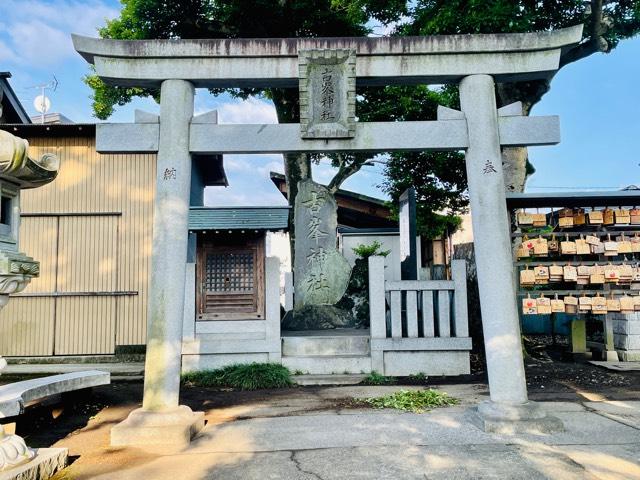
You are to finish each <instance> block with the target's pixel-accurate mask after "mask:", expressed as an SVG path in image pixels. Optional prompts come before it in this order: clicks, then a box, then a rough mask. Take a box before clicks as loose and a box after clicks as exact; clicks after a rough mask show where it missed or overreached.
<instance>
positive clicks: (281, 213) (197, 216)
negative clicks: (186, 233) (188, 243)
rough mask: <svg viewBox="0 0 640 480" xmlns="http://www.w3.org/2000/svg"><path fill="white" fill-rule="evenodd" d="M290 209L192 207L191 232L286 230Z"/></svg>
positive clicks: (190, 215) (190, 214) (190, 212)
mask: <svg viewBox="0 0 640 480" xmlns="http://www.w3.org/2000/svg"><path fill="white" fill-rule="evenodd" d="M288 217H289V207H191V209H190V210H189V230H251V229H253V230H286V229H287V225H288Z"/></svg>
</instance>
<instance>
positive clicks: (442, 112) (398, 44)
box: [73, 26, 582, 445]
mask: <svg viewBox="0 0 640 480" xmlns="http://www.w3.org/2000/svg"><path fill="white" fill-rule="evenodd" d="M581 37H582V26H576V27H571V28H567V29H563V30H557V31H551V32H540V33H525V34H496V35H454V36H433V37H400V38H316V39H231V40H143V41H135V40H133V41H119V40H102V39H95V38H87V37H81V36H73V42H74V46H75V49H76V50H77V51H78V52H79V53H80V54H81V55H82V56H83V57H84V58H85V59H86V60H87V61H88V62H89V63H91V64H93V65H94V66H95V69H96V72H97V74H98V75H99V76H100V77H101V78H102V79H103V80H104V81H105V82H107V83H108V84H111V85H119V86H135V87H160V89H161V103H160V117H159V119H158V118H154V117H151V116H149V115H140V116H139V118H137V121H136V123H133V124H101V125H98V126H97V150H98V151H99V152H104V153H108V152H157V153H158V160H157V183H156V188H157V190H156V203H155V210H154V228H153V259H152V262H153V275H152V278H151V287H150V288H151V291H150V297H149V298H150V299H149V318H148V340H147V357H146V367H145V389H144V402H143V406H142V408H141V409H138V410H136V411H134V412H132V414H131V415H130V417H129V418H128V419H127V420H125V421H124V422H123V423H121V424H120V425H118V426H116V427H114V429H113V431H112V444H114V445H122V444H140V443H165V444H166V443H172V444H186V443H188V442H189V439H190V437H191V436H192V435H193V433H194V432H195V431H197V430H198V429H199V428H201V427H202V415H201V414H197V413H193V412H191V410H190V409H189V408H188V407H185V406H179V402H178V394H179V382H180V360H181V358H180V353H181V334H182V332H181V328H182V319H183V315H182V314H183V305H184V279H185V265H186V257H187V242H188V233H187V214H188V207H189V188H190V175H191V155H196V154H224V153H270V152H273V153H287V152H339V151H369V152H380V151H394V150H464V151H465V152H466V169H467V176H468V183H469V195H470V201H471V211H472V213H473V215H472V222H473V234H474V244H475V251H476V262H477V270H478V281H479V290H480V302H481V312H482V319H483V330H484V338H485V347H486V356H487V367H488V376H489V387H490V397H491V400H490V401H487V402H484V403H483V404H481V405H479V407H478V409H477V412H476V416H475V418H476V421H477V423H478V424H479V425H480V426H481V427H482V428H484V429H485V430H491V431H495V430H504V429H507V430H513V431H517V430H519V429H527V428H530V427H532V426H534V427H536V428H538V429H543V430H553V429H558V428H561V427H562V426H561V424H560V422H559V420H557V419H555V418H553V417H549V416H546V414H545V413H544V412H542V411H541V410H540V409H538V408H537V407H536V405H535V404H534V403H533V402H529V401H528V398H527V389H526V381H525V374H524V365H523V358H522V350H521V344H520V328H519V320H518V309H517V304H516V292H515V286H514V282H513V269H512V254H511V239H510V230H509V220H508V214H507V209H506V204H505V196H504V189H505V186H504V179H503V169H502V158H501V148H502V147H513V146H532V145H552V144H556V143H558V142H559V141H560V134H559V120H558V118H557V117H525V116H522V109H521V106H520V105H518V104H514V105H509V106H505V107H503V108H500V109H498V108H497V106H496V99H495V89H494V87H495V82H503V81H525V80H534V79H548V78H550V77H551V76H552V75H553V74H554V72H555V71H556V70H557V69H558V68H559V59H560V53H561V50H562V48H564V47H567V46H570V45H573V44H576V43H578V42H579V41H580V40H581ZM451 82H455V83H459V84H460V103H461V110H462V111H456V110H451V109H448V108H444V107H441V108H439V110H438V120H437V121H425V122H380V123H377V122H376V123H358V122H355V118H354V114H355V111H354V105H355V85H356V84H358V85H398V84H442V83H451ZM212 87H216V88H231V87H290V88H300V93H301V110H302V111H301V119H302V123H301V124H300V125H298V124H279V125H217V124H214V123H211V122H208V121H207V120H206V117H205V118H204V119H199V118H198V117H195V118H192V116H193V100H194V88H212ZM327 92H330V94H331V95H332V97H331V98H329V97H327Z"/></svg>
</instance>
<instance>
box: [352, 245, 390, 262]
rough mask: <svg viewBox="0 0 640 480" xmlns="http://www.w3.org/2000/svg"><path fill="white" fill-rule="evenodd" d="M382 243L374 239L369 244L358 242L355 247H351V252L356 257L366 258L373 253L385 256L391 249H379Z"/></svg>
mask: <svg viewBox="0 0 640 480" xmlns="http://www.w3.org/2000/svg"><path fill="white" fill-rule="evenodd" d="M381 247H382V244H381V243H380V242H379V241H377V240H375V241H374V242H373V243H372V244H371V245H365V244H363V243H362V244H360V245H358V246H357V247H354V248H352V249H351V250H353V253H355V254H356V255H357V256H358V257H360V258H363V259H365V260H366V259H367V258H369V257H371V256H373V255H380V256H382V257H386V256H387V255H389V254H390V253H391V250H380V248H381Z"/></svg>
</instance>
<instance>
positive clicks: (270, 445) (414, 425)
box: [55, 385, 640, 480]
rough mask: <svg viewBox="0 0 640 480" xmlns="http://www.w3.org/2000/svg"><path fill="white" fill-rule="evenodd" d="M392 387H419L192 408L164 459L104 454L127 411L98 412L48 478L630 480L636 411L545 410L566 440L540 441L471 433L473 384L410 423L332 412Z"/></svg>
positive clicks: (638, 443) (476, 390) (636, 468)
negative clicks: (198, 426) (195, 418)
mask: <svg viewBox="0 0 640 480" xmlns="http://www.w3.org/2000/svg"><path fill="white" fill-rule="evenodd" d="M122 388H125V387H122ZM399 388H418V387H359V386H356V387H326V388H318V387H315V388H299V389H294V390H290V391H288V392H287V393H286V394H278V393H273V394H270V395H268V396H266V397H265V396H256V397H255V399H253V400H252V399H249V400H248V401H244V402H242V403H241V404H227V405H226V406H225V405H224V401H223V404H222V405H221V404H220V403H218V402H220V399H217V400H216V399H213V400H212V402H211V407H212V408H211V409H210V410H209V409H208V408H207V405H204V404H202V405H201V406H202V408H204V409H205V410H207V421H208V424H207V426H206V427H205V429H204V431H203V432H202V433H201V434H200V435H199V436H198V438H196V439H195V441H194V442H193V443H192V445H191V446H190V447H189V448H188V449H186V450H185V451H182V452H178V453H173V454H165V455H152V454H150V453H147V452H143V451H141V450H137V449H110V448H108V447H107V446H106V445H107V443H108V432H109V428H110V427H111V426H112V425H113V424H114V423H117V422H118V421H120V419H122V418H124V416H126V415H127V413H128V412H129V411H130V410H131V409H132V408H135V406H136V404H135V403H133V404H131V405H121V406H114V407H109V408H105V409H103V410H102V411H100V413H98V414H97V415H95V416H94V417H92V418H91V419H90V420H89V422H88V424H87V425H86V427H84V428H82V429H80V430H77V431H76V432H74V433H73V434H71V435H69V436H67V437H66V438H64V439H62V440H60V441H58V442H57V443H56V444H55V446H66V447H68V448H69V449H70V454H71V455H80V458H79V459H78V460H77V461H76V462H75V463H74V464H73V465H72V466H71V467H69V468H68V469H67V470H66V471H65V472H64V474H63V475H62V476H60V477H59V478H64V479H72V478H74V479H84V478H97V479H118V480H127V479H136V480H138V479H149V480H150V479H154V480H155V479H158V480H162V479H170V480H192V479H193V480H195V479H224V480H234V479H243V480H245V479H254V478H255V479H261V480H263V479H315V480H318V479H320V480H332V479H421V480H424V479H483V478H501V479H502V478H514V479H519V480H521V479H538V478H554V479H555V478H557V479H562V480H565V479H567V480H568V479H625V480H626V479H640V401H638V400H628V399H624V400H617V401H611V400H606V398H605V397H603V396H601V395H597V394H588V393H584V394H582V395H578V396H577V397H576V396H574V397H573V400H574V401H555V402H545V407H546V408H549V409H550V410H552V411H553V412H554V414H555V415H556V416H558V417H560V418H561V419H562V420H563V421H564V423H565V425H566V431H565V432H563V433H558V434H554V435H539V436H535V435H522V436H501V435H489V434H485V433H484V432H481V431H480V430H478V429H477V428H475V427H474V426H472V425H471V424H470V423H469V422H468V419H467V415H468V409H469V408H470V406H471V405H473V404H475V403H476V402H478V401H479V400H481V399H482V398H485V396H486V387H485V386H484V385H445V386H441V387H439V388H441V389H442V390H445V391H447V392H448V393H449V394H450V395H452V396H455V397H457V398H459V399H461V400H462V404H461V405H460V406H456V407H450V408H445V409H438V410H434V411H431V412H428V413H425V414H421V415H417V414H409V413H400V412H396V411H390V410H362V409H360V410H355V409H350V408H343V407H342V405H344V403H343V400H344V399H345V398H348V397H364V396H377V395H380V394H383V393H389V392H390V391H392V390H396V389H399ZM222 395H224V394H222ZM228 395H233V394H232V393H228ZM185 400H186V401H187V403H189V398H186V399H185ZM205 403H206V402H205ZM214 407H215V408H214Z"/></svg>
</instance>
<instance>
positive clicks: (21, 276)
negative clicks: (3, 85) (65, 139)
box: [0, 130, 59, 472]
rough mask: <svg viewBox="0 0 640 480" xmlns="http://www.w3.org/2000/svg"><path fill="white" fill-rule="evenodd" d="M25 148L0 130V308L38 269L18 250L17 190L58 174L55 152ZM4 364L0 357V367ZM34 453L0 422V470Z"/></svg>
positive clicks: (21, 143) (14, 138) (44, 181)
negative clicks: (36, 155) (35, 153)
mask: <svg viewBox="0 0 640 480" xmlns="http://www.w3.org/2000/svg"><path fill="white" fill-rule="evenodd" d="M28 149H29V144H28V142H27V141H26V140H23V139H21V138H18V137H16V136H14V135H12V134H10V133H8V132H5V131H2V130H0V196H1V201H0V309H1V308H2V307H4V306H5V305H6V304H7V303H8V302H9V295H10V294H12V293H17V292H21V291H22V290H24V289H25V287H26V286H27V285H28V284H29V282H30V281H31V279H32V278H33V277H37V276H38V274H39V273H40V264H39V263H38V262H37V261H35V260H34V259H33V258H31V257H28V256H26V255H25V254H24V253H21V252H19V251H18V228H19V225H20V205H19V198H20V190H21V189H23V188H35V187H39V186H41V185H45V184H47V183H49V182H51V181H52V180H53V179H54V178H55V177H56V175H57V174H58V167H59V162H58V158H57V157H56V156H55V155H52V154H45V155H43V156H42V158H40V159H38V160H36V159H32V158H29V156H28V155H27V152H28ZM6 366H7V362H6V360H4V359H3V358H2V357H0V371H1V370H2V369H4V368H5V367H6ZM35 456H36V452H34V451H33V450H31V449H30V448H28V447H27V445H26V444H25V442H24V440H23V439H22V438H21V437H19V436H18V435H10V434H7V433H5V431H4V428H3V426H2V425H0V471H2V472H3V471H5V470H10V469H12V468H14V467H19V466H21V465H22V464H24V463H26V462H29V461H30V460H32V459H34V457H35ZM34 461H37V458H36V459H34Z"/></svg>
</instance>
